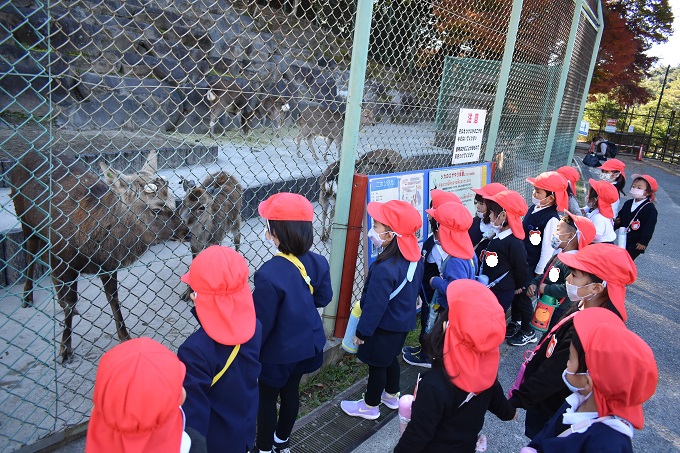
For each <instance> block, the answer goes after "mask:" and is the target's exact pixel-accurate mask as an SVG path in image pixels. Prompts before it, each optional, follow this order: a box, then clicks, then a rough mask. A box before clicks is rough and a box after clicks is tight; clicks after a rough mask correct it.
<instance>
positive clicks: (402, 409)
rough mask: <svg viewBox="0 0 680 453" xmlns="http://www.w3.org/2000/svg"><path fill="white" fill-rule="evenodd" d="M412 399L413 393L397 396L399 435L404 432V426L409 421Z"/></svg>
mask: <svg viewBox="0 0 680 453" xmlns="http://www.w3.org/2000/svg"><path fill="white" fill-rule="evenodd" d="M414 399H415V398H414V397H413V395H403V396H402V397H401V398H399V436H401V435H402V434H404V431H406V426H408V423H409V422H410V421H411V406H412V405H413V400H414Z"/></svg>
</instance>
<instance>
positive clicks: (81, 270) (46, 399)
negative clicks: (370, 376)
mask: <svg viewBox="0 0 680 453" xmlns="http://www.w3.org/2000/svg"><path fill="white" fill-rule="evenodd" d="M512 7H513V2H512V1H511V0H492V1H488V0H487V1H478V0H473V1H462V0H436V1H432V2H429V1H428V2H416V1H404V2H394V1H388V0H375V1H374V5H373V18H372V24H371V28H370V42H369V52H368V55H369V56H368V61H367V71H366V74H365V84H364V87H363V105H362V115H361V129H360V131H359V135H358V145H357V162H356V165H355V168H356V170H357V171H359V172H364V173H369V174H379V173H389V172H396V171H404V170H411V169H426V168H435V167H441V166H448V165H450V163H451V152H452V149H453V147H454V143H455V135H456V124H457V119H458V115H459V111H460V109H461V108H463V107H464V108H476V109H486V110H487V116H486V123H485V132H484V137H483V145H482V153H481V154H480V156H479V160H483V159H484V146H485V144H486V141H487V134H488V132H489V130H490V129H491V126H492V125H493V124H498V125H499V132H498V136H497V139H496V145H495V149H494V150H493V159H494V160H495V161H496V162H497V164H498V169H497V178H496V179H497V180H500V181H501V182H503V183H505V184H508V185H510V187H512V188H515V189H520V190H523V191H526V190H528V187H527V185H526V184H524V182H523V181H524V178H525V177H527V176H533V175H535V174H536V173H538V171H539V170H540V167H541V162H542V160H543V156H544V151H545V145H546V137H547V136H548V132H549V126H550V123H551V115H552V112H553V106H554V104H555V102H556V99H555V93H556V90H557V86H558V85H559V78H560V74H561V69H562V64H563V61H565V58H566V61H567V62H570V61H571V62H572V66H574V67H575V68H577V69H578V73H577V74H573V75H572V74H570V76H569V77H570V78H569V79H568V81H567V92H566V93H567V94H566V95H565V98H564V99H563V100H559V99H558V100H557V101H558V102H562V112H561V113H560V115H561V117H560V121H559V122H558V134H557V135H556V141H555V143H556V145H555V149H557V147H558V146H559V147H560V151H559V152H557V151H556V152H555V153H554V156H552V160H551V164H552V163H558V162H561V159H563V156H564V155H566V154H564V153H565V151H563V149H562V146H563V142H564V143H566V138H567V135H568V134H569V133H570V130H569V128H570V127H571V128H572V130H573V125H572V122H573V121H574V118H575V116H577V114H578V106H577V104H578V102H579V101H580V97H579V96H580V94H582V90H583V85H584V77H586V76H587V62H588V61H589V58H590V52H591V51H592V43H593V40H594V33H595V32H594V29H593V28H592V27H590V28H589V25H588V24H587V23H585V22H582V25H581V27H582V28H581V29H579V34H578V38H577V45H576V51H575V52H574V55H565V46H566V44H565V43H566V41H567V38H568V36H569V28H570V23H571V15H572V12H573V11H572V10H573V8H574V4H573V3H572V2H566V1H565V2H547V1H545V0H526V1H525V2H524V7H523V10H522V14H521V20H520V27H519V33H518V36H517V42H516V45H515V49H514V54H513V57H512V65H511V67H510V77H509V79H508V88H507V91H506V93H505V96H504V98H503V108H502V114H501V115H499V116H498V117H497V118H494V117H493V115H492V112H493V109H494V103H495V99H496V95H497V90H498V88H497V87H498V85H499V83H500V82H501V81H500V80H499V74H500V71H501V68H502V66H503V55H504V48H505V44H506V39H507V36H506V34H507V33H508V29H509V24H510V17H511V11H512ZM356 10H357V2H356V1H355V0H330V1H323V2H317V1H312V0H292V1H282V0H257V1H247V2H241V1H227V0H163V1H151V0H149V1H147V0H144V1H138V0H125V1H119V2H111V1H100V0H80V1H78V2H70V1H66V0H56V1H53V2H50V3H42V2H38V1H35V0H19V1H11V2H10V1H4V2H2V1H0V106H1V107H2V109H0V111H1V113H0V144H1V145H2V146H1V147H0V148H1V150H2V151H0V153H1V154H0V158H1V159H0V161H1V162H0V165H1V176H2V178H1V179H0V203H1V206H2V211H1V213H2V217H1V219H2V226H3V231H2V243H1V245H2V247H0V253H3V267H2V270H1V271H0V283H1V285H0V286H1V289H0V291H1V293H0V340H1V341H0V342H1V343H2V345H1V346H0V408H1V409H0V450H2V451H11V450H14V449H16V448H19V447H20V446H22V445H28V444H33V443H35V442H36V441H37V440H39V439H40V438H42V437H45V436H47V435H49V434H51V433H56V432H59V431H62V430H64V429H65V428H67V427H70V426H73V425H77V424H79V423H83V422H85V421H87V418H88V415H89V413H90V410H91V395H92V388H93V382H94V376H95V371H96V364H97V362H98V360H99V358H100V357H101V355H102V354H103V353H104V352H105V351H107V350H109V349H111V348H112V347H113V346H114V345H116V344H118V343H119V341H120V340H124V339H125V338H127V337H128V336H131V337H139V336H149V337H152V338H154V339H156V340H158V341H160V342H162V343H163V344H165V345H167V346H168V347H170V348H171V349H173V350H175V349H177V347H178V346H179V345H180V344H181V343H182V342H183V341H184V339H185V338H186V337H187V336H188V335H189V334H191V333H192V332H193V331H194V330H195V329H196V327H197V323H196V321H195V320H194V319H193V316H192V315H191V313H190V306H189V303H188V302H187V301H186V296H187V292H186V289H187V288H186V285H184V284H183V283H181V282H180V280H179V279H180V276H181V275H182V274H184V273H185V272H186V271H187V269H188V265H189V263H190V261H191V259H192V255H194V254H196V253H198V252H200V250H202V249H204V248H205V247H207V246H208V245H210V244H215V243H220V244H224V245H229V246H233V247H238V248H239V251H240V252H241V253H242V254H243V255H244V256H245V257H246V259H247V261H248V262H249V264H250V269H251V277H252V273H253V272H254V271H255V270H256V269H257V268H259V267H260V265H261V264H262V263H263V262H264V261H265V260H267V259H269V258H270V257H271V254H272V251H271V250H270V249H268V247H267V245H266V244H265V242H264V241H263V238H262V236H263V230H264V222H263V221H262V219H260V218H259V217H258V215H257V205H258V204H259V203H260V202H261V201H262V200H264V199H266V198H267V197H268V196H270V195H272V194H274V193H276V192H280V191H291V192H296V193H300V194H302V195H304V196H305V197H307V198H308V199H309V200H311V201H313V202H314V204H315V209H316V214H317V216H316V219H315V221H314V231H315V233H314V234H315V241H314V245H313V247H312V250H313V251H316V252H318V253H320V254H322V255H324V256H326V257H329V254H330V239H329V238H328V237H327V234H325V233H324V228H326V232H327V231H328V225H330V224H331V222H333V219H332V217H333V213H332V207H333V206H334V203H333V201H334V199H335V197H336V195H337V193H336V192H337V190H338V187H337V185H334V184H333V182H334V180H336V179H337V177H338V176H337V172H338V164H337V161H338V159H339V152H340V149H341V142H342V134H343V129H344V122H345V113H346V105H347V98H348V95H349V78H350V67H351V66H353V65H354V64H353V62H352V61H351V55H352V50H353V49H352V46H353V44H354V43H353V37H354V32H355V30H354V22H355V15H356ZM562 115H563V116H564V118H562ZM494 122H495V123H494ZM563 136H564V137H563ZM558 137H559V145H558ZM324 182H326V183H328V182H329V183H330V184H326V185H324ZM345 189H346V188H343V187H341V188H339V190H340V191H344V190H345ZM527 195H528V193H527ZM324 217H326V218H324ZM22 226H23V231H22ZM340 227H341V228H342V226H340ZM189 232H190V233H191V240H189V239H187V238H188V236H187V233H189ZM27 250H28V253H27ZM45 252H51V254H49V253H45ZM31 263H34V264H35V266H28V264H31ZM357 264H358V266H357V271H356V278H355V285H354V293H353V298H354V299H355V300H356V299H358V298H359V297H360V293H361V288H362V286H363V276H364V267H363V250H362V249H361V248H360V250H359V256H358V263H357ZM31 269H33V271H34V272H33V274H32V275H33V280H32V281H33V283H34V285H33V293H32V298H31V296H28V293H24V282H25V281H26V276H27V275H29V270H31ZM53 278H54V280H55V281H56V282H57V286H56V287H55V286H54V285H53V282H52V279H53ZM251 283H252V281H251ZM55 288H56V289H55ZM107 294H108V297H107ZM76 300H77V301H78V302H77V304H76ZM22 305H28V306H26V307H23V306H22ZM118 306H119V307H120V308H117V307H118ZM69 324H71V329H72V331H70V332H69V330H66V335H65V337H64V338H66V339H67V340H68V341H64V340H62V335H63V333H64V331H65V327H68V325H69ZM69 341H70V344H69ZM62 362H65V363H63V364H62Z"/></svg>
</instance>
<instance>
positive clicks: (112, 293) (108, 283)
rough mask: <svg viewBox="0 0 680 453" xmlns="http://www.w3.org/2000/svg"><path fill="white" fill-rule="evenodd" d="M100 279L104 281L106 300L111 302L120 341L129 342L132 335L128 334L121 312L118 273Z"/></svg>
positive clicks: (105, 275)
mask: <svg viewBox="0 0 680 453" xmlns="http://www.w3.org/2000/svg"><path fill="white" fill-rule="evenodd" d="M100 278H101V280H102V284H103V285H104V292H105V293H106V298H107V299H108V300H109V305H110V306H111V311H112V312H113V320H114V321H115V323H116V333H118V339H119V340H120V341H125V340H129V339H130V334H128V331H127V328H126V327H125V321H124V320H123V313H122V312H121V311H120V301H119V300H118V272H113V273H111V274H104V275H102V276H101V277H100Z"/></svg>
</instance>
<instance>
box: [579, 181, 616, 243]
mask: <svg viewBox="0 0 680 453" xmlns="http://www.w3.org/2000/svg"><path fill="white" fill-rule="evenodd" d="M588 182H589V184H590V191H589V193H588V203H587V207H586V209H584V210H585V211H586V217H588V218H589V219H590V220H591V221H592V222H593V224H595V230H596V231H597V233H596V234H595V239H593V242H594V243H599V242H607V243H613V242H614V241H615V240H616V232H615V231H614V220H613V219H614V208H613V207H612V206H613V204H614V203H615V202H616V201H617V200H618V199H619V194H618V192H617V190H616V187H614V185H613V184H611V183H609V182H606V181H595V180H594V179H592V178H591V179H590V180H589V181H588Z"/></svg>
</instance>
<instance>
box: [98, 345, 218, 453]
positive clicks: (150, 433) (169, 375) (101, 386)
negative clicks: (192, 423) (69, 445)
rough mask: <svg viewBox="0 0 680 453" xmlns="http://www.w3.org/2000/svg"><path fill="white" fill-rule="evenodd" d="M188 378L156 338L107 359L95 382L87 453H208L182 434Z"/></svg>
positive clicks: (193, 438)
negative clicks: (183, 382)
mask: <svg viewBox="0 0 680 453" xmlns="http://www.w3.org/2000/svg"><path fill="white" fill-rule="evenodd" d="M184 373H185V368H184V364H182V362H180V361H179V359H178V358H177V356H176V355H175V354H173V353H172V352H171V351H170V350H169V349H168V348H166V347H165V346H163V345H162V344H160V343H158V342H156V341H154V340H152V339H151V338H135V339H132V340H128V341H126V342H125V343H121V344H119V345H117V346H115V347H114V348H113V349H111V350H110V351H108V352H107V353H106V354H104V355H103V356H102V358H101V360H100V361H99V366H98V367H97V376H96V378H95V381H94V393H93V395H92V400H93V403H94V407H93V408H92V415H91V416H90V423H89V426H88V428H87V441H86V444H85V452H86V453H107V452H112V451H115V452H120V453H144V452H159V453H160V452H168V453H179V452H181V453H186V452H189V451H191V452H201V451H203V452H204V451H206V450H205V439H202V438H201V436H200V434H198V433H196V435H192V436H191V437H190V436H189V434H187V432H185V431H183V430H184V414H183V413H182V408H181V407H180V405H181V404H182V403H183V402H184V399H185V397H186V393H185V391H184V389H183V388H182V380H183V379H184ZM187 431H188V432H190V433H191V432H192V431H191V430H190V429H189V428H187Z"/></svg>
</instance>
